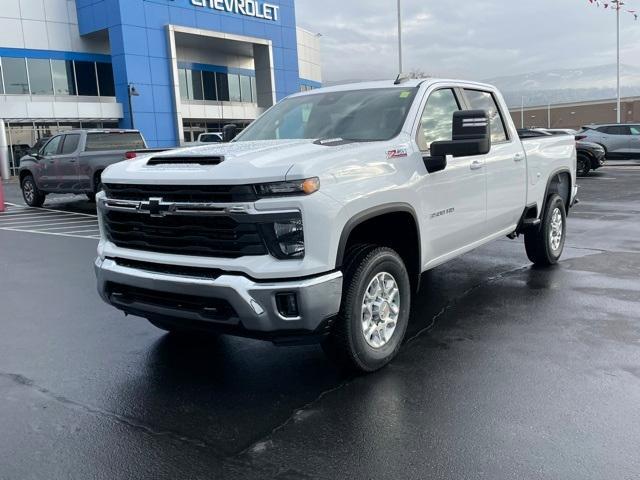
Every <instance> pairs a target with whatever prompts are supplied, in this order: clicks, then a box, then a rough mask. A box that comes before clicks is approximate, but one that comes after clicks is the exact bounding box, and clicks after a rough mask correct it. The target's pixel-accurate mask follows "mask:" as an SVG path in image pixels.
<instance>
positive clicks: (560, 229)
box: [524, 193, 567, 266]
mask: <svg viewBox="0 0 640 480" xmlns="http://www.w3.org/2000/svg"><path fill="white" fill-rule="evenodd" d="M566 233H567V213H566V210H565V206H564V200H562V197H560V195H558V194H557V193H554V194H553V195H551V196H550V197H549V199H548V200H547V204H546V206H545V210H544V214H543V216H542V218H541V224H540V225H539V227H538V228H532V229H530V230H529V231H527V232H526V233H525V235H524V246H525V249H526V251H527V257H529V260H531V261H532V262H533V263H534V264H535V265H540V266H549V265H554V264H556V263H558V260H560V256H561V255H562V251H563V250H564V241H565V237H566Z"/></svg>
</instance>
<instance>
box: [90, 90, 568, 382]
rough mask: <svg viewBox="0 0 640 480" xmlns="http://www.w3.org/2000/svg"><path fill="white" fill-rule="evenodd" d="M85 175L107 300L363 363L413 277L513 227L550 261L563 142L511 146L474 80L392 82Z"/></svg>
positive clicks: (189, 325)
mask: <svg viewBox="0 0 640 480" xmlns="http://www.w3.org/2000/svg"><path fill="white" fill-rule="evenodd" d="M231 128H232V127H231ZM225 136H229V137H231V136H232V135H230V134H229V129H228V128H226V129H225ZM102 178H103V182H104V191H103V192H101V193H100V194H99V195H98V208H99V222H100V227H101V236H102V238H101V241H100V243H99V246H98V257H97V259H96V261H95V271H96V275H97V282H98V291H99V293H100V295H101V296H102V298H103V299H104V300H105V301H106V302H108V303H110V304H111V305H113V306H115V307H116V308H118V309H120V310H122V311H123V312H125V313H127V314H132V315H136V316H140V317H144V318H147V319H148V320H149V321H150V322H151V323H152V324H154V325H155V326H157V327H159V328H161V329H164V330H167V331H169V332H177V333H202V332H222V333H230V334H234V335H244V336H249V337H254V338H261V339H267V340H271V341H273V342H274V343H276V344H291V343H301V342H312V341H319V342H321V344H322V347H323V348H324V350H325V352H327V354H328V355H329V356H330V357H331V358H333V359H335V360H337V361H339V362H340V363H342V364H344V365H346V366H348V367H350V368H353V369H355V370H358V371H364V372H370V371H374V370H376V369H379V368H381V367H382V366H384V365H385V364H387V363H388V362H389V361H390V360H391V359H392V358H393V357H394V356H395V355H396V354H397V352H398V349H399V348H400V345H401V343H402V340H403V338H404V335H405V331H406V328H407V323H408V321H409V315H410V306H411V299H412V296H414V295H416V294H417V292H418V287H419V284H420V275H421V273H422V272H425V271H426V270H429V269H432V268H434V267H436V266H438V265H440V264H442V263H444V262H446V261H448V260H451V259H453V258H456V257H458V256H460V255H462V254H464V253H466V252H468V251H470V250H472V249H475V248H477V247H479V246H481V245H483V244H485V243H487V242H490V241H492V240H495V239H498V238H501V237H505V236H508V237H510V238H515V237H517V236H518V235H524V239H525V242H524V243H525V247H526V253H527V255H528V257H529V259H530V260H531V261H532V262H533V263H535V264H536V265H543V266H549V265H553V264H555V263H556V262H558V260H559V258H560V256H561V254H562V251H563V247H564V242H565V237H566V229H567V223H566V218H567V213H568V212H569V209H570V208H571V206H572V205H573V203H574V201H575V197H576V192H577V187H576V144H575V140H574V138H573V136H570V135H558V136H544V137H538V138H531V139H528V140H526V141H524V142H523V141H521V140H520V139H519V137H518V134H517V131H516V128H515V126H514V125H513V122H512V120H511V118H510V115H509V111H508V109H507V106H506V105H505V102H504V100H503V98H502V96H501V94H500V93H499V92H498V90H497V89H496V88H494V87H492V86H490V85H486V84H481V83H473V82H466V81H454V80H437V79H427V80H402V79H398V80H396V81H395V82H394V81H388V82H374V83H363V84H351V85H346V86H336V87H331V88H322V89H317V90H313V91H311V92H305V93H300V94H295V95H292V96H290V97H288V98H286V99H284V100H282V101H281V102H279V103H278V104H276V105H275V106H274V107H272V108H271V109H269V110H268V111H267V112H265V113H264V114H263V115H262V116H261V117H259V118H258V119H257V120H256V121H255V122H254V123H253V124H252V125H250V126H249V127H248V128H247V129H245V130H244V131H243V132H242V133H241V134H240V135H238V136H237V137H236V138H234V139H233V141H231V142H230V143H225V144H219V145H213V146H204V147H195V148H190V149H181V150H174V151H171V152H167V153H163V154H159V155H149V156H146V157H142V158H139V159H137V160H133V161H130V162H124V163H120V164H116V165H113V166H111V167H109V168H107V169H106V170H105V172H104V173H103V176H102Z"/></svg>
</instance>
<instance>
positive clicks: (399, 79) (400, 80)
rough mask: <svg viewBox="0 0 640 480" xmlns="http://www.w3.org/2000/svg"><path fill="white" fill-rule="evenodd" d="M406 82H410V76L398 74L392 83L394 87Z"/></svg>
mask: <svg viewBox="0 0 640 480" xmlns="http://www.w3.org/2000/svg"><path fill="white" fill-rule="evenodd" d="M407 80H411V76H410V75H407V74H406V73H399V74H398V76H397V77H396V80H395V82H393V84H394V85H400V84H402V83H404V82H406V81H407Z"/></svg>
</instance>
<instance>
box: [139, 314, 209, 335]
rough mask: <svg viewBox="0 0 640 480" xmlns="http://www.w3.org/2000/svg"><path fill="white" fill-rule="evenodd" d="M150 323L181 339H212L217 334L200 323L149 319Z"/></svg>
mask: <svg viewBox="0 0 640 480" xmlns="http://www.w3.org/2000/svg"><path fill="white" fill-rule="evenodd" d="M147 320H148V321H149V323H150V324H151V325H153V326H154V327H156V328H159V329H160V330H164V331H165V332H167V333H169V334H171V335H174V336H181V337H193V338H203V337H207V338H211V337H216V336H217V334H216V333H214V332H212V331H211V330H209V329H207V326H206V325H202V324H200V323H199V322H183V321H181V320H176V321H175V322H174V321H172V320H167V319H161V318H147Z"/></svg>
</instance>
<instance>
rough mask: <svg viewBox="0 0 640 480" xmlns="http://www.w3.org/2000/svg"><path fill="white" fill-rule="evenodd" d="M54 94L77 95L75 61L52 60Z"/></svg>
mask: <svg viewBox="0 0 640 480" xmlns="http://www.w3.org/2000/svg"><path fill="white" fill-rule="evenodd" d="M51 71H52V72H53V93H54V95H75V94H76V81H75V77H74V74H73V62H68V61H64V60H51Z"/></svg>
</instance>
